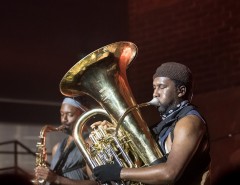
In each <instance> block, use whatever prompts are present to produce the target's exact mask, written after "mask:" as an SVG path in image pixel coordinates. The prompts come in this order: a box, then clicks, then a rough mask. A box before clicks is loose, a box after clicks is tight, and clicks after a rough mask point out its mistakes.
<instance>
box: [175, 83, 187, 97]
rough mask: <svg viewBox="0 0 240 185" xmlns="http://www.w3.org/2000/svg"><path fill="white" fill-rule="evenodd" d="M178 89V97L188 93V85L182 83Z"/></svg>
mask: <svg viewBox="0 0 240 185" xmlns="http://www.w3.org/2000/svg"><path fill="white" fill-rule="evenodd" d="M177 91H178V97H179V98H181V97H183V96H184V95H185V94H186V91H187V88H186V86H184V85H181V86H179V87H178V89H177Z"/></svg>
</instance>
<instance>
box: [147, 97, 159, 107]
mask: <svg viewBox="0 0 240 185" xmlns="http://www.w3.org/2000/svg"><path fill="white" fill-rule="evenodd" d="M148 103H149V104H150V105H154V106H160V102H159V100H158V99H157V98H156V97H155V98H153V99H152V100H151V101H149V102H148Z"/></svg>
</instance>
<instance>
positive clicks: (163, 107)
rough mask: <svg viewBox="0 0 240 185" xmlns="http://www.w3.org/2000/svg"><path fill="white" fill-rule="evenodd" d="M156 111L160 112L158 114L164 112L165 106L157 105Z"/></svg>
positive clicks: (165, 110)
mask: <svg viewBox="0 0 240 185" xmlns="http://www.w3.org/2000/svg"><path fill="white" fill-rule="evenodd" d="M158 112H159V113H160V115H163V114H165V113H166V112H167V107H166V106H164V105H160V106H159V107H158Z"/></svg>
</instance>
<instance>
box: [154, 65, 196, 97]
mask: <svg viewBox="0 0 240 185" xmlns="http://www.w3.org/2000/svg"><path fill="white" fill-rule="evenodd" d="M156 77H168V78H170V79H171V80H173V81H174V82H175V85H176V86H177V87H178V86H181V85H184V86H186V88H187V96H189V95H191V94H192V87H193V77H192V72H191V70H190V69H189V68H188V67H187V66H185V65H184V64H180V63H177V62H166V63H163V64H162V65H160V66H159V67H158V68H157V70H156V72H155V73H154V75H153V79H154V78H156Z"/></svg>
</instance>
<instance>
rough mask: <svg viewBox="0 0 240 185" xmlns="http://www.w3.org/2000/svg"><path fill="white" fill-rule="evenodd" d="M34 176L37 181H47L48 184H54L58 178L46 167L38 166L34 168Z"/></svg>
mask: <svg viewBox="0 0 240 185" xmlns="http://www.w3.org/2000/svg"><path fill="white" fill-rule="evenodd" d="M35 176H36V178H37V179H38V180H39V181H44V182H46V181H48V182H50V183H52V182H55V183H56V180H57V178H58V175H57V174H56V173H54V172H53V171H51V170H50V169H49V168H47V167H42V166H38V167H36V168H35Z"/></svg>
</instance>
